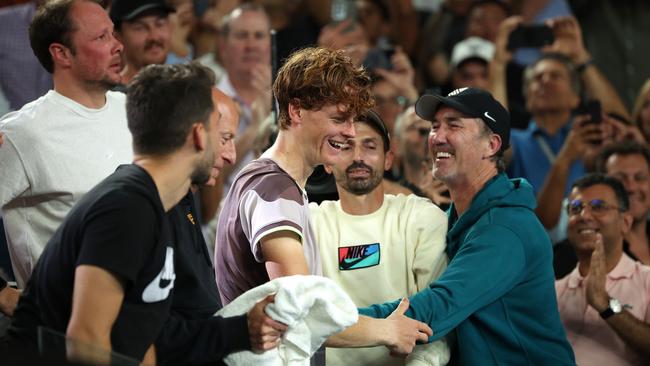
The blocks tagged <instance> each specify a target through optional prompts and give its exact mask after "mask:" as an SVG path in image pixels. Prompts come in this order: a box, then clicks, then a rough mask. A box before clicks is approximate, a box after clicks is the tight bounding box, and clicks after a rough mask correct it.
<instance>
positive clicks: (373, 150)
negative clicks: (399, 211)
mask: <svg viewBox="0 0 650 366" xmlns="http://www.w3.org/2000/svg"><path fill="white" fill-rule="evenodd" d="M354 127H355V132H356V134H355V136H354V137H353V138H350V139H349V140H348V145H347V146H345V147H344V148H343V149H342V150H341V154H340V159H339V160H338V162H337V163H336V164H335V165H333V166H331V169H332V173H333V174H334V178H335V179H336V183H337V184H338V185H339V186H340V187H341V188H343V189H344V190H346V191H348V192H350V193H353V194H356V195H363V194H367V193H369V192H371V191H372V190H374V189H375V188H376V187H377V186H378V185H380V184H381V181H382V179H383V176H384V170H385V169H387V167H386V153H385V151H384V143H383V140H382V138H381V135H380V134H379V133H378V132H377V131H375V130H374V129H373V128H372V127H370V126H369V125H368V124H366V123H364V122H355V123H354Z"/></svg>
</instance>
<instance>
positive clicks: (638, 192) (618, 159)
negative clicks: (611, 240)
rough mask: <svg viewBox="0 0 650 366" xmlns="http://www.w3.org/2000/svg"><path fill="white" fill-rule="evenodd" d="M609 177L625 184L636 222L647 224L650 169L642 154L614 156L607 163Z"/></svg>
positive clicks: (606, 169) (649, 202)
mask: <svg viewBox="0 0 650 366" xmlns="http://www.w3.org/2000/svg"><path fill="white" fill-rule="evenodd" d="M605 171H606V173H607V175H609V176H612V177H614V178H616V179H618V180H620V181H621V183H623V186H625V190H626V191H627V194H628V197H629V199H630V214H632V217H633V218H634V222H645V221H646V220H647V216H648V211H650V167H649V166H648V162H647V161H646V160H645V158H644V157H643V155H641V154H631V155H620V154H614V155H612V156H610V157H609V158H608V159H607V161H606V162H605Z"/></svg>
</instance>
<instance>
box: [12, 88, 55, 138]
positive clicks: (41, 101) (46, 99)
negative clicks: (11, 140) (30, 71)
mask: <svg viewBox="0 0 650 366" xmlns="http://www.w3.org/2000/svg"><path fill="white" fill-rule="evenodd" d="M50 99H51V93H47V94H45V95H43V96H40V97H39V98H37V99H35V100H33V101H31V102H29V103H27V104H25V105H24V106H23V107H22V108H20V109H19V110H16V111H12V112H9V113H7V114H5V115H4V116H2V118H0V129H2V131H12V130H24V131H29V130H32V129H33V127H32V126H31V124H32V123H39V121H41V120H42V117H43V113H47V110H49V108H48V105H49V104H50Z"/></svg>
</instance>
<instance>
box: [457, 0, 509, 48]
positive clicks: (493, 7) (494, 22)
mask: <svg viewBox="0 0 650 366" xmlns="http://www.w3.org/2000/svg"><path fill="white" fill-rule="evenodd" d="M468 2H469V1H468ZM507 16H508V14H507V13H506V11H505V10H504V9H503V8H502V7H501V6H499V5H497V4H493V3H486V4H482V5H477V6H475V7H474V8H473V9H472V11H471V13H470V15H469V19H468V21H467V31H466V36H467V37H481V38H483V39H486V40H488V41H490V42H495V41H496V38H497V32H498V31H499V25H500V24H501V22H502V21H503V20H504V19H506V18H507Z"/></svg>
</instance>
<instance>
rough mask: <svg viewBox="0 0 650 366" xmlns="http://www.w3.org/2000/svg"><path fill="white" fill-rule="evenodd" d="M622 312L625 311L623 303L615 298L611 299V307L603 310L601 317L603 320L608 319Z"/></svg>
mask: <svg viewBox="0 0 650 366" xmlns="http://www.w3.org/2000/svg"><path fill="white" fill-rule="evenodd" d="M621 311H623V307H622V306H621V303H620V302H619V301H618V300H616V299H615V298H613V297H610V298H609V306H608V307H607V309H605V310H603V311H602V312H601V313H600V317H601V318H603V319H607V318H609V317H610V316H612V315H614V314H618V313H620V312H621Z"/></svg>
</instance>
